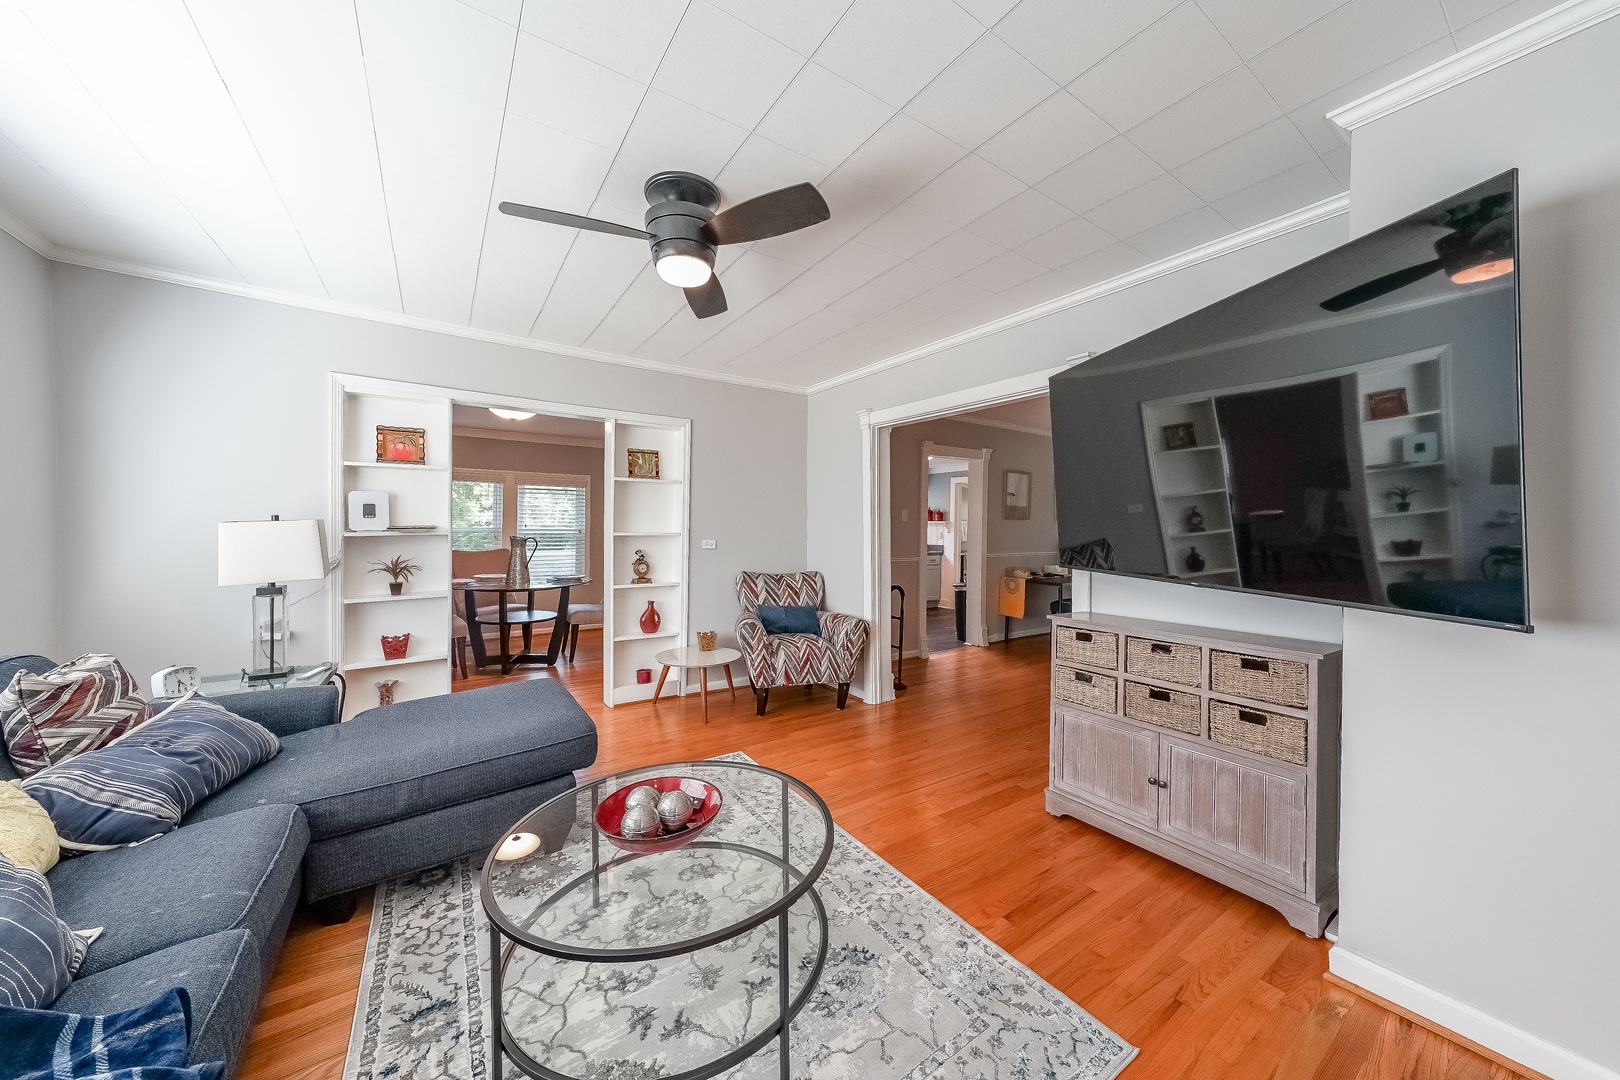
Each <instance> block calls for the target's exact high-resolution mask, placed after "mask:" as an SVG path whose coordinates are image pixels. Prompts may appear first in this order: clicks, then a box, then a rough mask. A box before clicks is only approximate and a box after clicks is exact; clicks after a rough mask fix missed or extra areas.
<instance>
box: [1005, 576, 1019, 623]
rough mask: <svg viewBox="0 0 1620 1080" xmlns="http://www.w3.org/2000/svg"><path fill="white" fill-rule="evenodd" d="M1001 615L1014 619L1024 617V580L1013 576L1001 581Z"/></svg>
mask: <svg viewBox="0 0 1620 1080" xmlns="http://www.w3.org/2000/svg"><path fill="white" fill-rule="evenodd" d="M1001 613H1002V614H1003V615H1008V616H1011V617H1012V618H1014V619H1022V618H1023V617H1024V579H1023V578H1021V577H1013V576H1012V575H1011V574H1009V575H1007V576H1006V577H1004V578H1002V579H1001Z"/></svg>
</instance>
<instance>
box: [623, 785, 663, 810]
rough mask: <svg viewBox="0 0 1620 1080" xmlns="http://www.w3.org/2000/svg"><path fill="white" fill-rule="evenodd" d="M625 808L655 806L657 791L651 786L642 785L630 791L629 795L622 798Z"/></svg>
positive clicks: (656, 803)
mask: <svg viewBox="0 0 1620 1080" xmlns="http://www.w3.org/2000/svg"><path fill="white" fill-rule="evenodd" d="M624 805H625V807H626V808H628V807H631V806H657V805H658V789H657V788H655V787H653V786H652V785H651V784H642V785H640V786H639V787H633V788H631V789H630V794H628V795H626V796H625V797H624Z"/></svg>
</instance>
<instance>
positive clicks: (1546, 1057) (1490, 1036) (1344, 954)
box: [1328, 945, 1620, 1080]
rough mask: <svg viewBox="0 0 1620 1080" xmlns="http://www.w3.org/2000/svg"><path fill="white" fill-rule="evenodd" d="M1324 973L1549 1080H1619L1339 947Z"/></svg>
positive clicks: (1589, 1062)
mask: <svg viewBox="0 0 1620 1080" xmlns="http://www.w3.org/2000/svg"><path fill="white" fill-rule="evenodd" d="M1328 970H1329V971H1331V972H1333V974H1335V975H1337V976H1338V977H1339V978H1341V979H1343V980H1344V981H1345V982H1350V983H1355V984H1356V985H1357V986H1359V987H1361V988H1362V989H1364V990H1368V991H1370V992H1372V993H1374V994H1377V995H1378V996H1379V997H1381V998H1384V999H1386V1000H1388V1001H1391V1002H1394V1003H1395V1004H1396V1005H1399V1006H1401V1007H1402V1008H1403V1009H1410V1010H1411V1011H1412V1012H1414V1013H1417V1014H1418V1015H1419V1016H1423V1017H1427V1018H1428V1019H1430V1020H1433V1021H1434V1022H1435V1023H1436V1024H1439V1025H1440V1026H1441V1027H1443V1028H1447V1029H1448V1030H1451V1031H1454V1032H1456V1033H1457V1034H1458V1035H1461V1036H1463V1037H1464V1038H1465V1039H1472V1040H1473V1041H1474V1042H1477V1043H1479V1044H1480V1045H1481V1046H1484V1047H1488V1048H1489V1049H1491V1050H1494V1051H1496V1052H1497V1053H1498V1054H1501V1055H1502V1056H1503V1057H1505V1058H1507V1059H1509V1060H1510V1061H1516V1062H1518V1063H1519V1064H1521V1065H1524V1066H1526V1067H1527V1068H1531V1069H1534V1070H1535V1071H1536V1072H1539V1073H1544V1074H1545V1075H1547V1076H1550V1077H1552V1078H1553V1080H1620V1073H1617V1072H1615V1071H1614V1070H1612V1069H1609V1068H1606V1067H1604V1066H1602V1065H1599V1064H1598V1063H1597V1062H1595V1061H1592V1060H1590V1059H1588V1058H1584V1057H1581V1056H1580V1055H1579V1054H1577V1053H1575V1052H1573V1051H1571V1050H1566V1049H1564V1048H1563V1047H1562V1046H1558V1045H1557V1044H1555V1043H1551V1042H1548V1041H1547V1040H1546V1039H1543V1038H1542V1037H1540V1036H1539V1035H1532V1034H1531V1033H1530V1032H1528V1031H1525V1030H1524V1029H1523V1028H1518V1027H1514V1026H1513V1025H1512V1024H1510V1023H1508V1022H1507V1021H1505V1020H1500V1019H1498V1018H1497V1017H1494V1016H1492V1015H1490V1014H1489V1013H1486V1012H1482V1011H1480V1010H1479V1009H1476V1008H1475V1007H1474V1006H1472V1005H1468V1004H1465V1003H1463V1002H1461V1001H1458V1000H1457V999H1456V998H1453V997H1450V996H1448V995H1446V994H1442V993H1441V992H1440V991H1438V990H1436V989H1434V988H1433V987H1430V986H1425V985H1423V984H1422V983H1420V982H1416V981H1414V980H1412V979H1409V978H1407V977H1406V976H1405V975H1401V974H1399V973H1397V972H1394V971H1391V970H1390V969H1389V968H1386V967H1384V966H1383V965H1382V964H1379V963H1376V962H1374V961H1372V960H1369V959H1367V958H1366V957H1365V956H1361V955H1359V954H1357V953H1354V952H1351V951H1350V950H1349V949H1346V948H1345V947H1344V946H1343V945H1335V946H1333V948H1331V949H1329V950H1328Z"/></svg>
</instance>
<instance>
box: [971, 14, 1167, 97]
mask: <svg viewBox="0 0 1620 1080" xmlns="http://www.w3.org/2000/svg"><path fill="white" fill-rule="evenodd" d="M1177 2H1178V0H1023V3H1021V4H1019V5H1018V6H1017V7H1015V8H1013V9H1012V10H1011V11H1010V12H1008V13H1007V15H1006V17H1005V18H1003V19H1002V20H1001V21H1000V22H998V23H996V30H995V32H996V36H997V37H999V38H1001V39H1002V40H1003V41H1005V42H1006V43H1007V44H1009V45H1011V46H1012V47H1013V48H1015V49H1017V50H1018V51H1019V52H1021V53H1023V54H1024V56H1026V57H1028V58H1029V60H1030V61H1031V62H1033V63H1034V65H1035V66H1036V67H1038V68H1040V69H1041V70H1042V71H1044V72H1046V74H1047V75H1049V76H1051V77H1052V78H1053V79H1056V80H1057V81H1058V82H1060V83H1067V82H1070V81H1071V80H1073V79H1074V78H1075V77H1076V76H1077V75H1079V74H1080V73H1081V72H1082V71H1084V70H1086V69H1087V68H1088V67H1090V66H1091V65H1092V64H1095V63H1096V62H1097V61H1099V60H1101V59H1102V58H1103V57H1105V56H1107V55H1108V54H1109V53H1111V52H1113V51H1114V50H1115V49H1117V48H1119V47H1120V46H1121V45H1123V44H1125V43H1126V42H1127V41H1129V40H1131V38H1133V37H1135V36H1136V35H1137V34H1140V33H1141V32H1142V31H1143V30H1146V29H1147V28H1148V27H1149V26H1152V25H1153V24H1154V23H1155V22H1157V21H1158V20H1159V19H1160V18H1162V17H1163V16H1164V15H1165V13H1166V12H1168V11H1169V10H1170V9H1171V8H1173V7H1175V6H1176V4H1177Z"/></svg>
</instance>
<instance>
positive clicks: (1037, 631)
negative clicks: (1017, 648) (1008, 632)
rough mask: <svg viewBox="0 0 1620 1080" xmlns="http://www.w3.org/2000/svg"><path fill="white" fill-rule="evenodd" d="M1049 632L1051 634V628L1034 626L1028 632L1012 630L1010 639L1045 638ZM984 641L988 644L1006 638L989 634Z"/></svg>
mask: <svg viewBox="0 0 1620 1080" xmlns="http://www.w3.org/2000/svg"><path fill="white" fill-rule="evenodd" d="M1051 632H1052V628H1051V626H1034V627H1030V628H1029V629H1028V630H1014V631H1013V632H1012V639H1013V640H1014V641H1017V640H1018V639H1019V638H1024V637H1045V636H1046V635H1047V634H1050V633H1051ZM984 640H985V642H986V643H990V642H996V641H1006V640H1007V638H1006V637H1005V635H1002V634H989V635H987V636H986V637H985V639H984Z"/></svg>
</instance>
